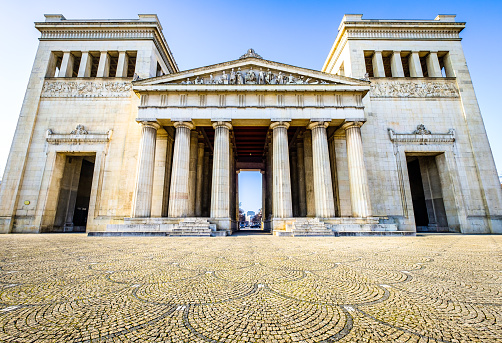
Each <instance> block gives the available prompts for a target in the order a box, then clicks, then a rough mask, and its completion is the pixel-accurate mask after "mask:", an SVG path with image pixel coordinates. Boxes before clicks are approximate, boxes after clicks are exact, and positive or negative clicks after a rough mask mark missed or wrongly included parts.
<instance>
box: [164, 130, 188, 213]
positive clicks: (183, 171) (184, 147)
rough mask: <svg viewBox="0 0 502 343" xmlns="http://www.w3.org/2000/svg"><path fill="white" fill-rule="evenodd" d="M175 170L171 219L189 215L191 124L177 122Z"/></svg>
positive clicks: (173, 174) (172, 181) (171, 192)
mask: <svg viewBox="0 0 502 343" xmlns="http://www.w3.org/2000/svg"><path fill="white" fill-rule="evenodd" d="M174 127H176V138H175V141H174V154H173V169H172V175H171V189H170V194H169V217H173V218H181V217H186V216H187V215H188V207H189V204H188V200H189V198H188V195H189V194H188V179H189V169H190V153H189V152H190V130H193V129H194V125H193V124H192V123H189V122H175V123H174Z"/></svg>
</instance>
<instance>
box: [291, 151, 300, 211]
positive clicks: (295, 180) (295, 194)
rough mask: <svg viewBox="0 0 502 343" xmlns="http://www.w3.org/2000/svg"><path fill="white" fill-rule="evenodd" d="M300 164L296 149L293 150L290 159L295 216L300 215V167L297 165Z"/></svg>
mask: <svg viewBox="0 0 502 343" xmlns="http://www.w3.org/2000/svg"><path fill="white" fill-rule="evenodd" d="M297 165H298V158H297V155H296V150H292V151H291V161H290V170H291V193H292V199H293V216H295V217H298V216H299V214H298V213H299V210H298V173H297V172H298V169H297V168H296V166H297Z"/></svg>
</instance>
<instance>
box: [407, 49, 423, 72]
mask: <svg viewBox="0 0 502 343" xmlns="http://www.w3.org/2000/svg"><path fill="white" fill-rule="evenodd" d="M408 63H409V65H410V76H411V77H424V73H423V72H422V64H421V63H420V56H419V55H418V51H412V52H411V54H410V59H409V60H408Z"/></svg>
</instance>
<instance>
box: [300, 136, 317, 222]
mask: <svg viewBox="0 0 502 343" xmlns="http://www.w3.org/2000/svg"><path fill="white" fill-rule="evenodd" d="M303 162H304V167H305V199H306V204H307V206H306V208H307V214H306V216H307V217H315V195H314V165H313V157H312V134H311V133H310V131H305V132H304V134H303Z"/></svg>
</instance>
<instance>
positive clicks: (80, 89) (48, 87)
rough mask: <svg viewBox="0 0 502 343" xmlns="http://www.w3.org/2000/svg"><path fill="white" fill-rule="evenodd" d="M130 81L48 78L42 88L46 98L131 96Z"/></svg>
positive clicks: (43, 95)
mask: <svg viewBox="0 0 502 343" xmlns="http://www.w3.org/2000/svg"><path fill="white" fill-rule="evenodd" d="M131 91H132V84H131V82H130V81H114V80H68V81H66V80H46V81H45V82H44V87H43V89H42V97H45V98H60V97H61V98H67V97H68V98H71V97H78V98H86V97H89V98H92V97H94V98H127V97H130V96H131Z"/></svg>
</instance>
